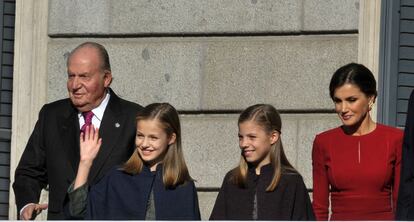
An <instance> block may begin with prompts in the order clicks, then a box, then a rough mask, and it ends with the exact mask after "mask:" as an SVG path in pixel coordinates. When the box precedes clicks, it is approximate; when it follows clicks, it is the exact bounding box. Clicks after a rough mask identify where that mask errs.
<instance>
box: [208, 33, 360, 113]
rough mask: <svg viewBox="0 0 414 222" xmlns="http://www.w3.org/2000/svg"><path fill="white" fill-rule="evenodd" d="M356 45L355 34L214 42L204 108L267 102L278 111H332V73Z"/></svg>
mask: <svg viewBox="0 0 414 222" xmlns="http://www.w3.org/2000/svg"><path fill="white" fill-rule="evenodd" d="M226 40H227V39H226ZM357 48H358V42H357V36H356V35H344V36H298V37H292V36H290V37H266V38H263V37H257V38H242V39H239V40H238V41H235V39H234V38H233V39H229V40H228V41H224V40H223V41H220V42H217V43H216V44H214V45H210V46H209V47H208V53H207V54H206V58H205V63H206V64H204V67H205V70H204V73H205V75H204V84H203V86H204V90H203V94H202V96H203V97H202V101H203V102H202V104H203V108H204V109H213V110H214V109H219V110H220V109H223V108H224V107H225V109H230V110H231V109H236V110H237V109H240V108H241V107H247V106H249V105H251V104H255V103H270V104H273V105H274V106H275V107H278V108H279V109H308V110H309V109H310V110H314V109H315V110H318V109H331V108H332V101H331V99H330V98H329V93H328V86H329V81H330V79H331V76H332V74H333V72H334V71H335V70H336V69H337V68H339V67H340V66H342V65H344V64H346V63H349V62H351V61H356V60H357V54H358V53H357V52H358V51H357V50H358V49H357Z"/></svg>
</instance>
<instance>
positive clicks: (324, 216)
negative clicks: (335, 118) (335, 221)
mask: <svg viewBox="0 0 414 222" xmlns="http://www.w3.org/2000/svg"><path fill="white" fill-rule="evenodd" d="M319 140H320V138H319V137H318V136H316V138H315V140H314V141H313V149H312V167H313V170H312V173H313V203H312V205H313V210H314V212H315V216H316V220H328V215H329V212H328V208H329V181H328V174H327V169H326V166H325V153H324V152H323V149H322V147H321V146H320V141H319Z"/></svg>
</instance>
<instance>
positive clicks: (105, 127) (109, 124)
mask: <svg viewBox="0 0 414 222" xmlns="http://www.w3.org/2000/svg"><path fill="white" fill-rule="evenodd" d="M110 92H111V97H110V99H109V102H108V106H107V107H106V109H105V112H104V115H103V118H102V122H101V126H100V128H99V135H100V137H101V138H102V145H101V148H100V150H99V153H98V155H97V157H96V159H95V160H94V162H93V165H92V168H91V171H90V174H89V179H88V181H89V182H92V181H94V180H95V178H96V177H97V176H98V175H99V172H100V170H101V169H102V167H103V166H104V165H105V162H106V160H107V159H108V158H110V154H111V153H112V150H113V149H114V148H115V147H116V144H117V141H118V138H119V137H120V135H121V131H122V126H123V125H124V124H125V121H126V118H125V115H122V110H121V109H120V104H119V103H120V102H119V97H117V96H116V95H115V94H114V93H113V92H112V91H110Z"/></svg>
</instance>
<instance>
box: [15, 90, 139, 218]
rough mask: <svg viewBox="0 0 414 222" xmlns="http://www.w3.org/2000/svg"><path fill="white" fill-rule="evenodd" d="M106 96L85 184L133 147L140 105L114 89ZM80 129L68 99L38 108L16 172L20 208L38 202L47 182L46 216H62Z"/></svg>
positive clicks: (75, 165) (124, 157) (74, 168)
mask: <svg viewBox="0 0 414 222" xmlns="http://www.w3.org/2000/svg"><path fill="white" fill-rule="evenodd" d="M110 95H111V97H110V99H109V102H108V105H107V107H106V109H105V112H104V115H103V118H102V121H101V126H100V129H99V135H100V137H101V138H102V146H101V148H100V150H99V153H98V156H97V157H96V159H95V160H94V163H93V166H92V168H91V171H90V174H89V179H88V182H89V184H94V183H96V182H97V181H98V180H99V179H100V178H102V177H103V175H104V174H105V173H106V172H107V171H108V170H109V169H110V168H112V167H113V166H114V165H117V164H120V163H122V162H124V161H126V160H127V159H128V158H129V156H130V155H131V154H132V152H133V151H134V149H135V133H136V124H135V117H136V113H137V112H138V111H139V110H140V109H141V108H142V107H141V106H140V105H137V104H135V103H132V102H128V101H126V100H123V99H121V98H119V97H118V96H117V95H115V93H114V92H113V91H112V90H110ZM28 112H30V110H28ZM79 128H80V127H79V118H78V110H77V109H76V108H75V107H74V106H73V105H72V103H71V101H70V99H63V100H59V101H56V102H53V103H50V104H46V105H44V106H43V107H42V109H41V110H40V113H39V119H38V120H37V123H36V125H35V128H34V130H33V132H32V135H31V136H30V138H29V141H28V143H27V146H26V148H25V150H24V152H23V155H22V157H21V159H20V162H19V165H18V166H17V169H16V172H15V181H14V184H13V189H14V193H15V196H16V204H17V209H18V212H20V210H21V208H22V207H23V206H25V205H26V204H28V203H38V202H39V196H40V192H41V190H42V189H43V188H45V187H46V186H47V185H49V208H48V219H65V215H64V212H63V204H64V201H65V198H66V192H67V189H68V187H69V185H70V184H71V183H72V182H73V180H74V179H75V176H76V172H77V169H78V164H79V133H80V129H79Z"/></svg>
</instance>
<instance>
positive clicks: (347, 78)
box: [329, 63, 377, 99]
mask: <svg viewBox="0 0 414 222" xmlns="http://www.w3.org/2000/svg"><path fill="white" fill-rule="evenodd" d="M347 83H349V84H353V85H355V86H358V88H359V89H360V90H361V92H363V93H364V94H365V95H366V96H368V97H369V96H373V97H374V99H375V98H376V97H377V83H376V81H375V77H374V75H373V74H372V72H371V71H370V70H369V69H368V68H367V67H365V66H364V65H362V64H357V63H349V64H347V65H344V66H342V67H341V68H339V69H338V70H336V72H335V73H334V74H333V76H332V79H331V83H330V84H329V95H330V96H331V98H332V99H333V98H334V94H335V90H336V89H337V88H339V87H341V86H343V85H345V84H347Z"/></svg>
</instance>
